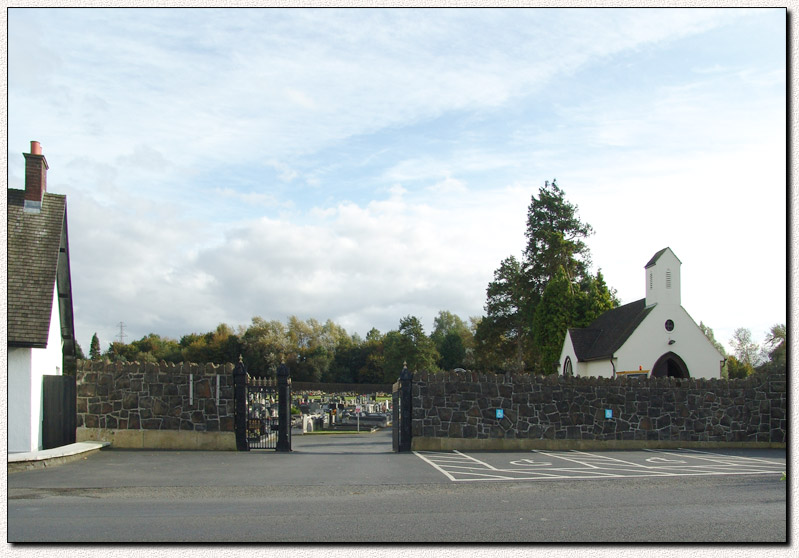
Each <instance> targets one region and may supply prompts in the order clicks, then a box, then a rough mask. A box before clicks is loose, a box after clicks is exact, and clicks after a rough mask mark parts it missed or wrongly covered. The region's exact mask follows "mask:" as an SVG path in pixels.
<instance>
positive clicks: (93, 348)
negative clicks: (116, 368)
mask: <svg viewBox="0 0 799 558" xmlns="http://www.w3.org/2000/svg"><path fill="white" fill-rule="evenodd" d="M100 358H102V351H101V350H100V339H99V338H98V337H97V332H95V334H94V335H92V340H91V343H90V344H89V359H90V360H100Z"/></svg>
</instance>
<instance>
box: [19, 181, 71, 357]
mask: <svg viewBox="0 0 799 558" xmlns="http://www.w3.org/2000/svg"><path fill="white" fill-rule="evenodd" d="M24 198H25V191H24V190H15V189H11V188H9V189H8V237H7V238H8V278H7V285H8V345H9V346H12V347H32V348H45V347H47V342H48V334H49V331H50V318H51V316H52V310H53V289H54V288H57V289H58V291H57V292H58V301H59V307H60V310H61V312H60V314H61V324H60V326H61V337H62V340H63V342H64V355H65V356H67V357H71V356H74V354H75V333H74V332H75V327H74V320H73V315H72V284H71V278H70V270H69V246H68V242H67V200H66V196H63V195H59V194H49V193H45V194H44V196H43V199H42V208H41V211H40V212H38V213H31V212H26V211H24V210H23V205H24Z"/></svg>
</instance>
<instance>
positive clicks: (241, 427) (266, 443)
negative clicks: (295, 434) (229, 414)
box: [233, 359, 291, 451]
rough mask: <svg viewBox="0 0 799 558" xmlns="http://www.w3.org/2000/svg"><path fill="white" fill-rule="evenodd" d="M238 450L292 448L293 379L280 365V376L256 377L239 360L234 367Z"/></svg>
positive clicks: (283, 449) (285, 367)
mask: <svg viewBox="0 0 799 558" xmlns="http://www.w3.org/2000/svg"><path fill="white" fill-rule="evenodd" d="M233 385H234V390H235V398H236V411H235V416H234V421H235V429H236V449H237V450H239V451H250V450H255V449H272V450H277V451H291V378H290V377H289V369H288V367H287V366H286V365H285V364H281V365H280V367H278V370H277V378H255V377H253V376H250V375H249V374H248V373H247V369H246V368H245V367H244V363H243V362H242V360H241V359H239V363H238V365H236V368H235V369H234V370H233Z"/></svg>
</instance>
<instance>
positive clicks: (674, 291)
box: [644, 248, 682, 306]
mask: <svg viewBox="0 0 799 558" xmlns="http://www.w3.org/2000/svg"><path fill="white" fill-rule="evenodd" d="M681 265H682V262H681V261H680V260H679V259H677V256H675V255H674V252H672V251H671V248H664V249H663V250H660V251H659V252H657V253H656V254H655V255H654V256H652V259H650V260H649V263H647V264H646V266H645V267H644V271H645V272H646V305H647V306H652V305H654V304H673V305H676V306H680V305H681V304H682V299H681V297H680V266H681Z"/></svg>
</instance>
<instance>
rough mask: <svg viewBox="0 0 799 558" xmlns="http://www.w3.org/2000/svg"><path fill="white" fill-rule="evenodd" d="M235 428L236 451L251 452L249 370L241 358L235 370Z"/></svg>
mask: <svg viewBox="0 0 799 558" xmlns="http://www.w3.org/2000/svg"><path fill="white" fill-rule="evenodd" d="M233 400H234V412H233V428H234V430H235V431H236V449H237V450H238V451H249V450H250V445H249V444H248V443H247V369H246V368H245V367H244V361H243V360H242V359H241V357H239V363H238V364H237V365H236V368H234V369H233Z"/></svg>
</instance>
